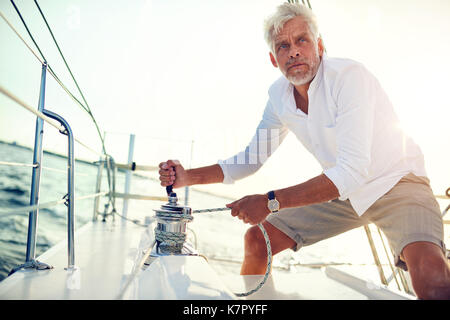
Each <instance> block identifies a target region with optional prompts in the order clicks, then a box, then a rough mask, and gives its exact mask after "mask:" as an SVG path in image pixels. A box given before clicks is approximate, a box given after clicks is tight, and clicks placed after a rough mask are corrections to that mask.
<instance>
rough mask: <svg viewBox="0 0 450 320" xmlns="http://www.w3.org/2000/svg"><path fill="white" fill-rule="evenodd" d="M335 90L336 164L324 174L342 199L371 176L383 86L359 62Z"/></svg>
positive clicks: (344, 76)
mask: <svg viewBox="0 0 450 320" xmlns="http://www.w3.org/2000/svg"><path fill="white" fill-rule="evenodd" d="M334 90H335V94H334V95H335V97H336V102H337V103H336V104H337V117H336V165H335V166H334V167H331V168H329V169H326V170H324V172H323V173H324V174H325V175H326V176H327V177H328V178H329V179H330V180H331V181H332V182H333V183H334V185H335V186H336V188H337V189H338V190H339V195H340V199H341V200H345V199H347V198H348V195H349V194H351V193H352V192H354V191H356V190H357V189H358V188H359V187H360V186H361V185H363V184H365V183H366V182H367V179H368V176H369V166H370V162H371V148H372V138H373V122H374V108H375V104H376V98H377V92H378V90H379V85H378V82H377V80H376V79H375V78H374V77H373V76H372V75H371V74H370V73H369V72H368V71H367V70H366V69H365V68H364V67H363V66H362V65H357V66H352V67H351V68H350V69H348V70H346V72H345V73H343V75H342V76H341V77H340V79H338V81H337V82H336V85H335V87H334ZM386 156H388V155H386Z"/></svg>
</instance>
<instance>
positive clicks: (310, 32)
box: [160, 3, 450, 299]
mask: <svg viewBox="0 0 450 320" xmlns="http://www.w3.org/2000/svg"><path fill="white" fill-rule="evenodd" d="M265 35H266V41H267V42H268V44H269V47H270V50H271V51H270V60H271V63H272V64H273V66H274V67H276V68H279V69H280V71H281V73H282V74H283V76H282V77H281V78H280V79H278V80H277V81H276V82H275V83H274V84H273V85H272V86H271V87H270V89H269V100H268V102H267V106H266V108H265V110H264V114H263V118H262V120H261V122H260V124H259V126H258V128H257V132H256V134H255V137H254V138H253V139H252V141H251V142H250V144H249V146H248V147H247V148H246V149H245V151H243V152H241V153H239V154H237V155H236V156H234V157H231V158H229V159H227V160H226V161H219V163H218V164H215V165H212V166H207V167H202V168H196V169H191V170H185V169H184V168H183V167H182V165H181V164H180V163H179V162H178V161H172V160H169V161H167V162H164V163H161V164H160V168H161V170H160V180H161V185H163V186H168V185H173V187H174V188H179V187H183V186H188V185H194V184H207V183H219V182H222V183H233V182H234V181H235V180H238V179H242V178H244V177H246V176H248V175H250V174H252V173H254V172H255V171H256V170H258V169H259V168H260V167H261V166H262V164H263V163H264V161H265V160H266V159H267V157H269V156H270V155H271V154H272V153H273V152H274V151H275V149H276V148H277V146H278V145H279V143H281V142H282V140H283V139H284V137H285V136H286V134H287V132H288V130H291V131H292V132H293V133H294V134H295V135H296V136H297V138H298V139H299V140H300V141H301V142H302V143H303V145H304V146H305V147H306V149H308V150H309V151H310V152H311V153H312V154H313V155H314V156H315V158H316V159H317V160H318V161H319V163H320V164H321V166H322V168H323V172H322V174H320V175H318V176H316V177H314V178H312V179H310V180H308V181H306V182H304V183H301V184H298V185H295V186H291V187H287V188H284V189H279V190H272V191H270V192H268V193H267V194H256V195H249V196H246V197H244V198H242V199H240V200H237V201H234V202H233V203H230V204H228V205H227V207H229V208H231V209H232V211H231V214H232V215H233V216H235V217H238V218H239V219H241V220H243V222H244V223H250V224H251V225H253V226H252V227H250V228H249V230H248V231H247V233H246V235H245V257H244V262H243V264H242V269H241V274H264V272H265V268H266V260H267V254H266V245H265V242H264V239H263V236H262V233H261V232H260V231H259V229H258V228H257V227H256V226H254V225H255V224H258V223H263V226H264V228H265V229H266V230H267V233H268V235H269V238H270V241H271V246H272V252H273V254H277V253H278V252H281V251H283V250H285V249H288V248H291V249H292V250H295V251H296V250H298V249H300V248H301V247H302V246H306V245H311V244H313V243H315V242H317V241H320V240H323V239H326V238H329V237H332V236H335V235H337V234H340V233H342V232H345V231H347V230H350V229H353V228H356V227H360V226H362V225H365V224H368V223H375V224H376V225H377V226H378V227H379V228H380V229H382V230H383V232H384V234H385V235H386V237H387V238H388V240H389V244H390V246H391V247H392V249H393V251H394V253H395V259H396V265H397V266H399V267H402V268H403V269H405V270H408V271H409V272H410V275H411V279H412V283H413V287H414V290H415V292H416V294H417V296H418V297H419V298H423V299H450V267H449V263H448V261H447V259H446V257H445V252H446V249H445V244H444V241H443V221H442V217H441V214H440V208H439V205H438V203H437V202H436V199H435V198H434V196H433V192H432V190H431V188H430V185H429V180H428V179H427V178H426V172H425V166H424V158H423V155H422V152H421V150H420V148H419V147H418V146H417V145H416V144H415V143H414V142H413V141H412V139H411V138H409V137H407V136H405V135H404V134H403V133H402V131H401V130H400V129H399V128H400V127H399V125H398V119H397V117H396V115H395V112H394V110H393V107H392V105H391V103H390V101H389V99H388V97H387V96H386V94H385V92H384V91H383V89H382V88H381V86H380V84H379V83H378V81H377V80H376V79H375V77H374V76H373V75H372V74H371V73H370V72H369V71H367V69H366V68H364V66H363V65H361V64H360V63H357V62H355V61H352V60H349V59H336V58H328V57H327V56H326V55H325V54H324V47H323V44H322V40H321V39H320V37H319V33H318V28H317V24H316V20H315V17H314V15H313V13H312V12H311V11H310V10H309V9H307V8H306V7H304V6H302V5H298V4H288V3H285V4H283V5H281V6H279V7H278V8H277V11H276V12H275V14H274V15H273V16H271V17H270V18H269V19H267V20H266V23H265ZM299 165H301V164H299ZM286 169H287V170H289V168H286Z"/></svg>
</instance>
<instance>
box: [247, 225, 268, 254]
mask: <svg viewBox="0 0 450 320" xmlns="http://www.w3.org/2000/svg"><path fill="white" fill-rule="evenodd" d="M244 242H245V255H246V256H252V257H254V258H261V259H265V258H267V245H266V242H265V240H264V236H263V234H262V232H261V230H260V229H259V227H258V226H253V227H250V228H249V229H248V230H247V231H246V233H245V236H244Z"/></svg>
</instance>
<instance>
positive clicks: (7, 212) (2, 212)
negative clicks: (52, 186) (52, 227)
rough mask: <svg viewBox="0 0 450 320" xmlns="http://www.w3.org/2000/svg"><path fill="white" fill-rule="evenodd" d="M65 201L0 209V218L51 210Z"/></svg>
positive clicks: (100, 194) (77, 198)
mask: <svg viewBox="0 0 450 320" xmlns="http://www.w3.org/2000/svg"><path fill="white" fill-rule="evenodd" d="M107 193H108V192H99V193H95V194H90V195H86V196H81V197H76V198H75V199H74V200H85V199H90V198H95V197H99V196H103V195H105V194H107ZM66 201H67V200H66V198H65V197H64V198H63V199H61V200H55V201H49V202H45V203H41V204H35V205H32V206H23V207H19V208H9V209H0V218H4V217H8V216H12V215H17V214H28V212H30V211H35V210H37V209H46V208H51V207H54V206H57V205H59V204H62V203H65V202H66Z"/></svg>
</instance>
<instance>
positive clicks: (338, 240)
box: [0, 143, 449, 282]
mask: <svg viewBox="0 0 450 320" xmlns="http://www.w3.org/2000/svg"><path fill="white" fill-rule="evenodd" d="M32 159H33V154H32V151H31V150H30V149H27V148H23V147H20V146H16V145H11V144H6V143H0V161H4V162H17V163H28V164H30V163H32ZM42 165H43V166H44V167H50V168H55V169H59V170H62V171H66V170H67V159H66V158H64V157H61V156H57V155H54V154H49V153H44V155H43V162H42ZM31 172H32V168H31V167H23V166H22V167H21V166H4V165H0V208H16V207H21V206H27V205H29V202H30V188H31ZM106 176H107V175H106V172H104V174H103V180H102V191H107V190H108V183H107V179H106ZM156 177H157V175H156V173H155V174H154V175H153V176H150V177H144V176H139V175H135V174H133V175H132V179H131V181H132V183H131V189H130V193H133V194H142V195H150V196H165V195H166V193H165V189H164V188H163V187H161V186H160V185H159V182H158V180H157V179H156ZM96 178H97V166H95V165H94V164H92V163H85V162H80V161H77V162H76V164H75V196H76V197H79V196H84V195H89V194H93V193H95V185H96ZM124 181H125V173H124V172H123V171H117V173H116V192H123V191H124ZM176 191H177V193H178V197H179V198H180V204H184V201H185V198H186V194H185V190H184V189H177V190H176ZM66 193H67V173H65V172H57V171H52V170H48V169H43V170H42V174H41V186H40V200H39V201H40V203H45V202H49V201H54V200H60V199H62V198H63V197H64V195H65V194H66ZM232 200H233V199H229V198H224V197H221V196H217V195H213V194H209V193H205V192H201V191H198V190H195V188H190V189H189V193H188V205H189V206H190V207H192V209H193V210H195V209H205V208H220V207H225V205H226V204H227V203H230V202H231V201H232ZM105 203H107V201H105V199H104V198H103V200H102V201H101V204H100V207H99V211H103V210H104V204H105ZM163 203H164V202H161V201H143V200H130V201H129V204H128V212H127V218H128V219H136V220H138V221H139V222H140V223H142V224H144V223H145V220H146V217H150V216H153V215H154V211H153V209H157V208H159V207H160V206H161V204H163ZM444 205H448V201H447V202H442V203H441V206H444ZM115 206H116V209H117V212H118V213H119V214H122V213H123V212H122V208H123V202H122V201H121V200H120V199H117V200H116V202H115ZM108 210H110V208H108ZM93 212H94V200H93V199H88V200H80V201H76V202H75V228H76V229H79V228H80V227H82V226H83V225H84V224H86V223H87V222H89V221H91V220H92V217H93ZM114 219H115V222H113V221H112V217H109V218H108V219H107V220H108V221H107V222H106V223H118V222H120V220H121V219H122V218H121V217H120V216H118V215H116V216H115V217H114ZM66 221H67V208H66V206H64V205H58V206H55V207H52V208H48V209H42V210H40V211H39V218H38V229H37V244H36V257H38V256H39V255H40V254H42V253H43V252H45V251H46V250H47V249H49V248H50V247H52V246H53V245H55V244H56V243H58V242H60V241H62V240H64V239H66V238H67V222H66ZM100 221H101V218H100ZM126 223H132V222H126ZM248 228H249V225H248V224H244V223H242V221H241V220H239V219H237V218H234V217H232V216H231V214H230V212H229V211H221V212H213V213H199V214H194V220H193V222H191V223H189V225H188V241H189V242H190V243H192V244H193V245H194V246H195V247H196V249H197V251H198V252H199V253H201V254H203V255H204V256H206V257H207V258H208V261H209V262H210V264H211V265H212V267H213V268H214V269H215V270H216V272H217V273H218V274H219V275H220V274H229V273H234V274H238V273H239V270H240V264H241V262H242V259H243V256H244V241H243V238H244V235H245V232H246V230H247V229H248ZM446 228H447V226H446ZM27 229H28V213H27V212H24V213H23V214H20V215H14V216H8V217H1V216H0V280H2V279H4V278H5V277H7V275H8V273H9V271H10V270H11V269H12V268H14V267H15V266H17V265H20V264H22V263H24V262H25V254H26V244H27ZM372 230H373V232H374V234H373V237H374V239H375V240H376V242H377V243H376V244H377V247H378V252H379V254H380V256H381V260H382V262H383V263H385V264H386V265H388V261H387V260H386V259H384V260H383V258H382V256H383V254H384V251H383V248H382V243H381V239H380V240H378V241H377V239H378V238H377V236H378V234H377V233H376V232H377V231H376V229H374V228H372ZM448 231H449V230H448V229H446V242H447V243H448V239H449V238H448V235H449V232H448ZM373 261H374V259H373V256H372V253H371V250H370V246H369V244H368V241H367V236H366V234H365V231H364V229H363V228H357V229H354V230H351V231H348V232H346V233H344V234H342V235H339V236H336V237H333V238H330V239H327V240H323V241H321V242H319V243H316V244H314V245H312V246H308V247H304V248H302V249H301V250H300V251H298V252H293V251H292V250H286V251H284V252H282V253H280V254H278V255H276V256H275V257H274V261H273V267H274V269H277V270H281V271H282V272H299V270H301V268H302V267H304V266H305V265H306V266H307V265H316V266H321V265H322V266H323V265H342V266H343V267H347V266H351V267H352V270H353V271H356V273H358V266H361V267H363V268H361V269H359V270H360V274H361V272H363V273H364V277H365V278H366V279H369V280H371V281H374V282H377V281H379V277H378V273H377V268H376V266H375V265H374V263H373ZM42 262H45V261H42ZM368 267H369V268H368ZM388 274H389V273H388Z"/></svg>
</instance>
